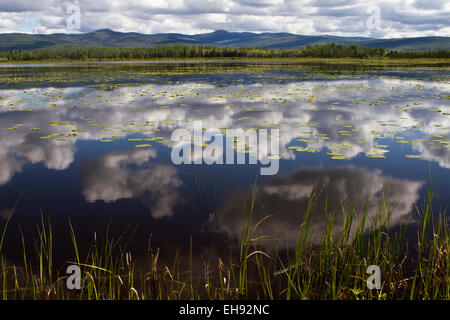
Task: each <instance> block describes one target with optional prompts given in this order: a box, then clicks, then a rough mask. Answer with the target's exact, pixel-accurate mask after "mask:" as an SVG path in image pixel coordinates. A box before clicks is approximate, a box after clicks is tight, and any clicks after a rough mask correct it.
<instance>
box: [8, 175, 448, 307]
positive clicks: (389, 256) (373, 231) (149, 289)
mask: <svg viewBox="0 0 450 320" xmlns="http://www.w3.org/2000/svg"><path fill="white" fill-rule="evenodd" d="M256 195H257V185H256V183H255V185H254V188H253V189H252V190H251V191H250V192H249V194H248V197H247V198H246V200H245V203H243V206H244V208H245V212H247V215H246V216H245V217H244V218H243V221H242V240H241V241H240V243H239V244H238V245H237V246H236V248H232V249H231V250H230V253H229V255H225V256H223V257H219V258H215V259H217V261H212V262H211V261H205V260H202V261H195V260H194V259H196V258H195V255H194V254H193V251H194V248H195V246H196V244H195V243H194V241H193V239H192V237H191V238H190V241H189V248H188V249H187V250H188V252H185V254H186V256H187V257H188V258H187V259H181V256H182V253H183V252H182V251H180V250H182V249H177V250H176V252H175V255H174V257H173V261H172V262H171V263H168V264H162V263H161V262H160V259H159V256H160V250H159V248H154V247H153V246H152V242H151V239H149V242H148V245H147V247H146V250H145V255H144V259H141V260H140V261H139V262H138V261H137V260H138V259H134V256H135V253H134V252H132V251H133V250H132V248H130V247H129V240H130V239H131V238H132V236H133V234H134V231H135V229H133V230H129V229H127V230H125V231H124V232H123V233H122V234H121V235H120V236H118V237H116V238H114V237H112V236H111V235H110V234H109V232H108V228H107V230H106V234H105V236H104V237H103V238H102V239H97V237H96V236H94V238H93V239H92V245H91V246H90V248H89V250H88V252H87V253H84V254H83V255H82V253H81V252H80V250H79V244H78V241H79V238H78V235H77V232H76V228H75V227H74V226H73V225H72V223H71V221H70V220H69V221H68V232H69V234H70V238H71V240H72V249H73V259H72V260H71V261H68V262H67V264H66V265H64V266H61V267H56V266H55V265H54V263H53V258H54V256H55V255H56V254H58V253H57V252H55V251H54V250H53V241H54V238H53V233H52V226H51V222H50V220H49V219H44V218H43V214H41V217H42V219H41V221H40V223H39V224H38V225H37V226H36V229H37V234H38V237H37V239H35V241H34V247H33V248H26V247H25V243H26V241H25V239H24V236H23V232H22V230H21V229H19V231H20V233H21V235H22V236H21V244H19V247H20V246H21V247H22V250H23V262H22V263H21V264H20V265H11V264H7V262H6V257H5V256H4V253H3V252H2V246H3V245H4V242H3V240H4V239H5V233H6V232H7V231H8V232H13V230H11V229H10V230H7V227H8V222H9V220H10V219H11V216H12V213H11V215H10V216H9V217H8V220H7V221H6V224H5V226H4V228H3V230H2V238H1V242H0V272H1V273H0V283H1V293H2V294H1V297H2V298H3V299H89V300H90V299H95V300H104V299H108V300H116V299H127V300H128V299H130V300H140V299H157V300H167V299H169V300H178V299H193V300H196V299H219V300H220V299H265V300H272V299H283V300H291V299H337V300H344V299H345V300H346V299H363V300H366V299H367V300H371V299H413V300H415V299H449V298H450V261H449V250H450V241H449V231H450V229H449V223H448V220H447V217H446V216H445V215H444V214H440V215H436V213H435V212H433V209H432V198H433V194H432V191H431V189H429V192H428V196H427V199H426V201H425V203H424V205H423V207H422V208H420V209H417V221H414V222H413V221H411V223H410V225H409V227H416V230H417V237H416V239H415V241H411V242H408V241H407V238H406V227H407V226H403V227H401V228H397V229H395V230H394V229H393V228H391V226H390V222H391V221H390V219H391V216H392V214H393V213H394V212H395V208H391V207H388V206H387V203H388V202H387V201H386V199H385V198H384V195H383V196H382V197H381V199H380V201H379V203H378V204H377V209H378V213H377V215H376V217H372V218H371V217H369V215H368V212H369V209H371V208H370V205H369V203H368V202H366V203H365V204H364V205H363V206H362V207H356V205H355V203H357V202H356V201H354V199H347V200H345V201H342V203H341V204H340V206H339V208H331V207H329V204H328V200H327V197H326V199H325V204H323V203H321V204H320V206H319V204H318V203H317V202H318V199H319V198H318V191H317V190H316V189H315V188H314V189H313V191H312V192H311V195H310V197H309V201H308V205H307V207H306V209H305V210H306V212H305V215H304V217H305V218H304V219H303V221H301V224H300V228H299V233H298V238H297V243H296V246H295V247H288V246H287V245H285V244H283V243H282V242H281V240H280V241H278V243H277V246H276V247H275V249H274V250H266V249H265V246H264V245H263V244H264V240H267V239H266V238H265V236H264V235H265V233H264V226H265V225H266V224H267V223H270V219H271V217H270V216H268V217H265V218H263V219H261V220H260V221H252V217H253V216H254V210H256V207H255V206H254V204H255V199H256ZM318 208H324V209H322V210H323V211H319V209H318ZM319 216H325V218H326V219H325V232H324V233H323V234H321V241H320V244H319V245H312V244H311V241H310V240H311V237H312V235H313V234H314V228H313V226H314V220H315V218H317V217H319ZM338 218H340V219H341V220H342V219H343V221H344V223H343V228H342V229H341V230H340V232H337V230H336V221H337V219H338ZM30 249H32V250H30ZM183 261H184V262H183ZM69 264H77V265H79V266H80V267H81V269H82V279H81V290H73V291H70V290H68V289H67V288H66V277H67V275H66V274H65V268H66V267H67V265H69ZM195 265H196V266H198V265H202V266H203V267H201V268H198V267H197V268H195V267H194V266H195ZM370 265H378V266H379V267H380V269H381V281H382V286H381V289H379V290H377V289H373V290H369V289H368V288H367V285H366V280H367V277H368V275H367V274H366V270H367V267H368V266H370Z"/></svg>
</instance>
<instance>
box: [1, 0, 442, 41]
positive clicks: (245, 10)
mask: <svg viewBox="0 0 450 320" xmlns="http://www.w3.org/2000/svg"><path fill="white" fill-rule="evenodd" d="M72 3H78V5H79V7H80V9H81V31H82V32H89V31H94V30H98V29H102V28H110V29H113V30H116V31H122V32H141V33H164V32H179V33H185V34H194V33H203V32H210V31H214V30H216V29H219V28H220V29H225V30H230V31H253V32H292V33H298V34H311V35H313V34H330V33H331V34H334V35H341V36H378V37H389V38H391V37H402V36H408V37H412V36H424V35H441V36H450V30H449V29H450V28H449V26H450V22H449V21H450V4H449V3H448V2H446V1H442V0H431V1H422V0H408V1H407V0H402V1H385V0H377V1H371V2H370V5H375V6H377V7H378V8H379V9H380V14H381V16H380V18H381V21H380V30H376V32H375V31H374V30H369V29H368V28H367V26H366V21H367V19H368V18H369V16H370V13H367V8H368V6H369V4H368V3H367V2H365V1H362V0H340V1H329V0H324V1H322V0H317V1H306V0H305V1H297V0H284V1H283V0H261V1H259V0H258V1H256V0H207V1H199V0H176V1H169V0H146V1H137V0H132V1H127V2H123V1H105V0H100V1H88V0H79V1H77V2H72V1H64V2H61V1H56V0H46V1H39V2H36V1H32V0H29V1H25V0H20V1H14V2H11V1H6V0H1V1H0V18H1V20H0V32H13V31H17V30H21V31H28V32H34V33H52V32H73V31H71V30H69V29H68V28H67V27H66V26H65V20H66V10H65V9H66V7H67V6H68V5H69V4H72ZM30 15H34V16H37V17H38V21H37V22H35V23H30V22H29V21H27V19H28V17H29V16H30ZM214 17H216V18H217V19H214Z"/></svg>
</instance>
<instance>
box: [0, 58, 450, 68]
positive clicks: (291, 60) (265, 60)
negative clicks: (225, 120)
mask: <svg viewBox="0 0 450 320" xmlns="http://www.w3.org/2000/svg"><path fill="white" fill-rule="evenodd" d="M99 62H100V63H125V62H126V63H164V62H168V63H176V62H178V63H181V62H187V63H192V62H195V63H202V62H204V63H213V62H262V63H283V62H289V63H300V64H301V63H324V64H365V65H418V64H426V65H435V64H444V65H448V66H450V60H449V59H445V58H436V59H425V58H419V59H412V58H397V59H391V58H385V59H379V58H378V59H371V58H363V59H359V58H223V57H217V58H157V59H151V60H149V59H56V60H17V61H15V60H0V65H14V64H19V65H22V64H37V65H38V64H48V63H51V64H64V63H80V64H82V63H99Z"/></svg>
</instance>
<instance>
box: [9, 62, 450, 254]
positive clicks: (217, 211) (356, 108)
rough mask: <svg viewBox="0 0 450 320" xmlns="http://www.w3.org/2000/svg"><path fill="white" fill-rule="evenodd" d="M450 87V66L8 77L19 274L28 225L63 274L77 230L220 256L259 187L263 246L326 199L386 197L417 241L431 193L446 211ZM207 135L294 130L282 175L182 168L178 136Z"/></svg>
mask: <svg viewBox="0 0 450 320" xmlns="http://www.w3.org/2000/svg"><path fill="white" fill-rule="evenodd" d="M449 77H450V70H449V68H448V67H440V68H426V67H420V66H416V67H409V68H406V67H389V68H388V67H383V66H378V67H376V66H372V67H368V66H357V65H334V66H333V65H314V64H309V65H299V64H281V63H262V62H254V63H236V62H235V63H233V62H221V63H201V62H198V63H167V64H165V63H153V64H147V63H124V64H66V65H59V66H55V65H43V66H27V65H25V66H23V65H22V66H19V65H17V66H6V65H4V66H1V67H0V219H3V220H4V219H5V217H7V215H8V213H9V211H10V210H11V208H12V207H13V206H14V203H15V202H16V200H17V199H18V198H19V196H20V194H22V193H23V196H22V198H21V199H20V201H19V203H18V205H17V209H16V212H15V215H14V218H13V220H12V224H11V226H10V227H9V229H8V235H7V254H8V255H9V257H10V259H11V260H14V259H20V255H21V246H20V242H19V233H18V232H17V230H18V226H19V225H20V226H21V227H22V229H23V232H24V234H25V237H26V239H30V241H31V238H32V237H33V235H35V233H36V232H35V231H36V224H37V223H38V222H39V220H40V216H41V212H42V213H43V215H44V216H47V215H48V216H50V218H51V221H52V225H53V229H54V233H55V234H54V238H55V245H56V248H55V252H57V253H58V257H57V258H59V259H60V260H61V261H64V259H66V258H68V257H72V256H73V254H72V251H71V250H72V249H71V248H72V247H71V243H70V239H69V237H68V234H69V233H68V219H69V218H70V220H71V221H72V223H73V225H74V226H76V231H77V234H78V235H79V241H80V242H81V243H82V247H83V246H84V247H87V246H88V245H89V244H90V243H91V241H92V238H93V234H94V232H96V234H97V235H101V234H103V233H104V231H105V230H106V229H107V227H108V226H109V230H110V233H111V234H112V235H114V236H116V237H117V236H118V235H119V234H120V233H121V232H123V231H124V230H125V229H126V228H127V227H128V226H129V227H130V228H131V229H133V228H134V227H136V226H137V228H136V232H135V233H134V235H133V236H132V238H131V242H130V245H131V246H132V247H133V248H135V249H136V251H137V252H139V250H141V249H142V250H143V248H145V246H146V245H147V243H148V239H149V237H150V235H152V244H153V245H154V246H157V247H161V249H162V252H166V254H167V255H168V256H170V255H173V252H174V249H175V248H176V247H178V246H180V247H185V246H189V241H190V240H189V239H190V236H191V235H192V237H193V239H194V244H195V245H196V248H198V250H199V252H200V253H201V254H202V255H204V256H213V255H214V254H216V253H217V252H220V251H221V250H225V249H226V248H227V246H228V245H230V244H232V243H233V242H235V241H238V240H239V238H240V236H241V225H242V217H243V216H244V215H246V214H247V212H248V210H247V209H246V207H245V204H246V203H247V204H248V202H249V197H250V194H249V193H250V192H251V191H252V185H253V184H254V182H255V179H256V178H257V185H258V194H257V198H256V201H255V204H256V210H255V214H254V215H255V216H254V219H255V221H257V220H259V219H261V218H263V217H265V216H267V215H271V218H270V219H269V220H267V221H266V223H265V226H264V235H266V236H268V237H269V238H271V239H276V238H277V239H279V238H280V235H282V237H285V239H284V240H285V241H287V242H288V243H291V244H293V243H294V242H295V239H296V237H297V231H298V228H299V225H300V224H301V222H302V217H303V214H304V208H305V206H306V204H307V199H308V197H309V194H310V193H311V190H312V188H313V186H314V185H315V184H316V185H319V186H323V185H328V198H329V199H328V201H329V206H330V207H336V206H339V203H340V201H341V200H342V199H345V198H352V197H354V196H357V199H358V200H357V203H358V205H359V206H362V205H363V203H364V201H365V200H369V202H370V203H371V204H374V205H376V204H377V202H378V201H379V199H380V197H381V196H382V195H383V194H384V195H385V196H386V197H387V198H388V202H389V203H390V204H391V205H393V206H395V211H394V213H393V216H392V222H391V225H392V226H402V225H403V224H405V223H407V222H408V221H414V219H416V218H417V211H416V206H418V207H420V206H421V204H422V203H423V200H424V195H425V192H426V190H427V185H428V183H429V182H430V181H431V180H432V183H433V189H434V192H435V202H434V206H435V209H436V211H439V210H440V209H442V210H445V209H446V208H447V207H449V204H450V197H449V187H450V139H449V132H450V105H449V99H450V82H449ZM196 120H202V122H203V125H204V126H205V128H244V129H248V128H259V129H263V128H264V129H271V128H276V129H279V131H280V136H279V139H280V155H281V157H282V158H281V159H280V169H279V172H278V174H277V175H275V176H259V171H260V166H259V165H206V164H202V165H174V164H173V162H172V161H171V157H170V155H171V150H172V148H173V146H174V143H173V142H171V141H170V138H171V134H172V132H173V131H174V130H175V129H177V128H189V127H190V126H192V123H193V122H194V121H196ZM130 139H131V140H130ZM142 144H150V145H151V146H144V147H136V145H138V146H139V145H142ZM295 146H300V147H303V149H295V148H293V147H295ZM244 151H245V150H244ZM247 151H248V150H247ZM321 199H324V196H323V195H322V196H321ZM369 214H370V215H371V216H374V215H375V214H376V208H375V207H373V208H372V209H370V211H369ZM336 224H337V226H338V227H341V226H342V220H340V219H337V222H336ZM317 225H318V229H317V230H319V231H320V219H319V220H318V222H317ZM413 236H415V235H414V234H413ZM319 238H320V232H317V233H316V235H315V236H314V237H313V241H318V239H319ZM275 242H276V241H275V240H273V241H271V240H268V241H266V242H265V243H264V245H265V246H266V247H267V249H270V248H271V247H273V246H274V245H275Z"/></svg>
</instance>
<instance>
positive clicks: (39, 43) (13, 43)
mask: <svg viewBox="0 0 450 320" xmlns="http://www.w3.org/2000/svg"><path fill="white" fill-rule="evenodd" d="M327 43H335V44H342V45H353V44H356V45H361V46H368V47H376V48H379V47H382V48H386V49H390V50H392V49H396V50H436V49H450V37H419V38H397V39H374V38H364V37H338V36H329V35H323V36H305V35H297V34H292V33H251V32H228V31H224V30H219V31H215V32H212V33H203V34H196V35H185V34H179V33H160V34H141V33H136V32H129V33H122V32H115V31H112V30H109V29H102V30H97V31H94V32H90V33H83V34H63V33H55V34H46V35H44V34H26V33H3V34H0V51H7V50H18V49H57V48H81V47H112V48H134V47H153V46H158V45H175V44H178V45H205V46H206V45H207V46H228V47H253V48H276V49H288V48H298V47H303V46H307V45H314V44H327Z"/></svg>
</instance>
